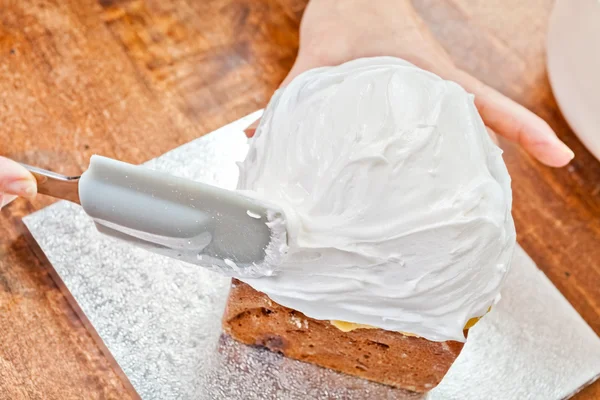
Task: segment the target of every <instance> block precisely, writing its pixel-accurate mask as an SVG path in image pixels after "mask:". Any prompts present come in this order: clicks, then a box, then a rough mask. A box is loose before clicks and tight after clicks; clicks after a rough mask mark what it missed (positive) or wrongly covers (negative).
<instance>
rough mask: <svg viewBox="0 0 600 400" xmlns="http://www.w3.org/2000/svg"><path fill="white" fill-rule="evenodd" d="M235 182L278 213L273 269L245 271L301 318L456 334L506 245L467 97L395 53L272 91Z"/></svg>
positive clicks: (509, 226) (490, 166) (507, 206)
mask: <svg viewBox="0 0 600 400" xmlns="http://www.w3.org/2000/svg"><path fill="white" fill-rule="evenodd" d="M238 189H240V190H251V191H253V192H255V195H256V196H258V197H260V198H264V199H267V200H269V201H271V202H274V203H275V204H277V205H279V206H280V207H282V208H283V209H284V210H285V213H286V217H287V220H288V246H289V249H288V254H287V257H286V258H285V260H284V262H283V264H282V265H281V266H280V267H279V268H278V269H280V270H281V272H280V273H279V274H277V275H275V276H270V277H263V278H258V279H243V280H244V281H245V282H247V283H248V284H250V285H251V286H253V287H254V288H255V289H257V290H259V291H261V292H264V293H266V294H267V295H268V296H269V297H270V298H272V299H273V300H274V301H276V302H277V303H279V304H281V305H284V306H287V307H290V308H293V309H296V310H298V311H301V312H302V313H304V314H306V315H307V316H309V317H312V318H316V319H322V320H343V321H348V322H353V323H357V324H365V325H371V326H375V327H379V328H383V329H386V330H392V331H402V332H410V333H413V334H416V335H418V336H421V337H425V338H427V339H429V340H433V341H444V340H458V341H464V335H463V327H464V326H465V324H466V323H467V321H468V320H469V319H470V318H473V317H479V316H481V315H483V314H485V312H486V311H487V310H488V308H489V307H490V306H491V305H492V304H493V303H494V302H495V301H497V299H498V298H499V291H500V287H501V285H502V282H503V281H504V279H505V277H506V274H507V271H508V267H509V265H510V260H511V257H512V253H513V249H514V246H515V228H514V223H513V219H512V216H511V204H512V196H511V188H510V177H509V175H508V172H507V169H506V166H505V164H504V162H503V160H502V151H501V150H500V148H498V147H497V146H496V145H495V144H494V143H493V142H492V140H491V139H490V138H489V136H488V134H487V131H486V129H485V126H484V124H483V122H482V120H481V118H480V116H479V114H478V112H477V110H476V108H475V105H474V102H473V96H472V95H471V94H468V93H467V92H466V91H465V90H464V89H463V88H462V87H460V86H459V85H457V84H456V83H454V82H450V81H446V80H443V79H441V78H440V77H438V76H436V75H434V74H432V73H430V72H427V71H424V70H422V69H419V68H417V67H415V66H414V65H412V64H410V63H408V62H406V61H404V60H401V59H397V58H392V57H376V58H366V59H358V60H354V61H351V62H348V63H345V64H343V65H340V66H336V67H324V68H317V69H313V70H310V71H308V72H305V73H303V74H301V75H300V76H298V77H296V78H295V79H294V80H293V81H292V82H291V83H290V85H289V86H287V87H285V88H283V89H280V90H279V91H277V92H276V93H275V95H274V96H273V98H272V99H271V102H270V103H269V105H268V107H267V109H266V111H265V114H264V116H263V118H262V120H261V123H260V126H259V127H258V130H257V132H256V135H255V136H254V138H253V139H252V140H251V144H250V150H249V153H248V155H247V157H246V159H245V161H244V162H243V163H242V164H241V165H240V178H239V182H238Z"/></svg>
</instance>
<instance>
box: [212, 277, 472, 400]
mask: <svg viewBox="0 0 600 400" xmlns="http://www.w3.org/2000/svg"><path fill="white" fill-rule="evenodd" d="M223 330H224V331H225V332H226V333H227V334H229V335H230V336H231V337H233V338H234V339H236V340H238V341H239V342H242V343H245V344H247V345H252V346H259V347H264V348H267V349H269V350H271V351H274V352H278V353H281V354H283V355H284V356H286V357H290V358H293V359H296V360H300V361H305V362H309V363H313V364H316V365H319V366H321V367H325V368H330V369H333V370H335V371H338V372H343V373H346V374H349V375H354V376H358V377H361V378H364V379H368V380H370V381H374V382H378V383H383V384H386V385H390V386H394V387H397V388H402V389H405V390H408V391H413V392H418V393H423V392H427V391H429V390H431V389H432V388H434V387H435V386H437V384H438V383H439V382H440V381H441V380H442V378H443V377H444V375H445V374H446V372H447V371H448V369H449V368H450V366H451V365H452V363H453V362H454V360H455V359H456V357H457V356H458V355H459V354H460V351H461V350H462V348H463V344H464V343H461V342H457V341H445V342H432V341H429V340H427V339H423V338H419V337H416V336H413V335H405V334H402V333H399V332H391V331H386V330H383V329H371V328H359V329H353V330H350V331H348V332H344V331H342V330H340V329H339V328H337V327H336V326H334V325H333V324H332V323H331V321H320V320H316V319H313V318H310V317H307V316H306V315H304V314H302V313H301V312H299V311H296V310H293V309H291V308H287V307H283V306H281V305H279V304H277V303H275V302H274V301H272V300H271V299H269V297H268V296H267V295H265V294H264V293H261V292H258V291H256V290H254V289H252V287H250V286H249V285H247V284H245V283H243V282H240V281H238V280H236V279H234V280H233V281H232V284H231V290H230V292H229V298H228V301H227V307H226V309H225V313H224V315H223Z"/></svg>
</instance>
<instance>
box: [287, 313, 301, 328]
mask: <svg viewBox="0 0 600 400" xmlns="http://www.w3.org/2000/svg"><path fill="white" fill-rule="evenodd" d="M290 320H291V321H292V323H293V324H294V325H296V327H297V328H298V329H301V328H302V321H301V320H300V318H298V317H296V316H295V315H291V316H290Z"/></svg>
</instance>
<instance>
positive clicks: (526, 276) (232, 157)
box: [25, 111, 600, 400]
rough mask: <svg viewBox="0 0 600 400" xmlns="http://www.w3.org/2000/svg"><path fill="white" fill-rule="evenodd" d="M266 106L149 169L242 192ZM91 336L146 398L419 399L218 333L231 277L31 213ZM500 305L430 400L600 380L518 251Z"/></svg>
mask: <svg viewBox="0 0 600 400" xmlns="http://www.w3.org/2000/svg"><path fill="white" fill-rule="evenodd" d="M260 113H261V112H260V111H257V112H256V113H253V114H251V115H249V116H246V117H244V118H242V119H240V120H238V121H235V122H233V123H231V124H229V125H227V126H225V127H223V128H220V129H218V130H217V131H214V132H212V133H210V134H208V135H205V136H203V137H201V138H199V139H196V140H194V141H192V142H190V143H187V144H185V145H183V146H181V147H179V148H176V149H174V150H172V151H170V152H168V153H166V154H164V155H162V156H160V157H158V158H157V159H154V160H151V161H149V162H148V163H146V166H148V167H149V168H153V169H156V170H161V171H165V172H168V173H171V174H174V175H178V176H181V177H184V178H188V179H194V180H197V181H202V182H205V183H209V184H213V185H216V186H220V187H223V188H228V189H233V188H235V185H236V182H237V177H238V170H237V166H236V164H235V162H236V161H241V160H243V158H244V157H245V155H246V152H247V150H248V143H247V139H246V137H245V135H244V133H243V129H244V128H245V127H246V126H248V124H250V123H251V122H252V121H254V120H255V119H256V118H258V117H259V116H260ZM25 224H26V225H27V227H28V229H29V230H30V232H31V234H32V236H33V238H34V239H35V240H36V241H37V244H38V245H39V248H40V249H41V251H43V253H44V254H45V256H46V257H47V259H48V260H49V262H50V263H51V265H52V267H53V268H54V272H55V276H56V279H57V282H58V284H59V285H60V286H62V287H63V289H64V290H65V291H66V292H67V293H68V294H69V297H70V298H71V300H72V303H73V306H74V308H75V309H76V310H79V311H80V313H81V316H82V319H83V320H84V323H87V324H88V327H89V329H90V331H91V332H92V334H93V335H94V336H95V337H96V338H97V339H98V341H99V342H100V343H99V344H100V345H101V347H102V348H104V349H105V350H106V352H107V354H108V355H109V357H112V358H113V359H114V360H115V363H116V364H117V368H116V369H118V370H120V371H122V374H123V377H124V378H126V381H128V382H129V383H130V384H131V387H132V389H133V390H135V392H136V393H137V394H138V395H139V396H140V397H141V398H143V399H160V400H167V399H198V400H202V399H206V400H209V399H210V400H212V399H244V400H246V399H248V400H249V399H307V398H310V399H367V398H369V399H371V398H372V399H406V398H415V396H414V395H411V394H407V393H406V392H403V391H400V390H397V389H393V388H390V387H387V386H384V385H380V384H376V383H372V382H368V381H365V380H362V379H359V378H355V377H350V376H346V375H343V374H340V373H337V372H334V371H330V370H327V369H324V368H320V367H317V366H314V365H311V364H306V363H303V362H299V361H295V360H291V359H287V358H285V357H282V356H280V355H278V354H274V353H271V352H268V351H266V350H262V349H258V348H253V347H249V346H244V345H241V344H239V343H237V342H235V341H233V340H232V339H231V338H229V337H227V336H225V335H223V334H222V332H221V314H222V312H223V309H224V306H225V302H226V298H227V293H228V289H229V278H225V277H222V276H220V275H217V274H215V273H213V272H211V271H207V270H204V269H202V268H200V267H198V266H194V265H189V264H184V263H182V262H179V261H176V260H172V259H169V258H164V257H161V256H159V255H156V254H152V253H149V252H147V251H144V250H142V249H138V248H133V247H130V246H129V245H127V244H125V243H120V242H118V241H116V240H114V239H112V238H109V237H105V236H102V235H100V234H99V233H98V232H97V231H96V230H95V228H94V224H93V223H92V221H91V220H90V219H89V217H87V215H86V214H85V213H84V212H83V211H82V209H81V208H80V207H79V206H76V205H74V204H71V203H68V202H59V203H56V204H53V205H52V206H50V207H46V208H44V209H42V210H40V211H38V212H36V213H34V214H32V215H30V216H28V217H26V218H25ZM502 296H503V299H502V301H501V302H500V303H499V304H498V305H497V306H496V307H494V309H493V310H492V311H491V312H490V313H489V314H488V315H487V316H486V317H485V318H483V319H482V320H481V322H479V323H478V324H477V325H476V326H475V327H474V328H472V329H471V330H470V332H469V340H468V341H467V343H466V345H465V347H464V350H463V351H462V353H461V355H460V356H459V357H458V359H457V361H456V362H455V363H454V365H453V366H452V367H451V369H450V371H449V372H448V374H447V375H446V377H445V378H444V380H443V381H442V383H441V384H440V385H439V386H438V387H437V388H435V389H434V390H433V391H431V392H430V393H429V394H428V395H427V397H428V398H429V399H432V400H438V399H440V400H441V399H444V400H453V399H461V400H469V399H474V400H475V399H477V400H479V399H497V400H503V399H506V400H513V399H519V400H521V399H543V400H554V399H563V398H568V397H570V396H572V395H573V394H574V393H576V392H577V391H578V390H580V389H581V388H582V387H584V386H586V385H587V384H590V383H592V382H593V381H594V380H595V379H597V378H598V376H599V375H600V338H598V336H597V335H596V334H595V333H594V332H593V331H592V329H591V328H590V327H589V326H588V325H587V324H586V323H585V321H584V320H583V319H582V318H581V316H580V315H579V314H577V312H576V311H575V310H574V309H573V307H572V306H571V305H570V304H569V303H568V302H567V300H566V299H565V298H564V297H563V296H562V294H561V293H560V292H559V291H558V290H557V289H556V287H554V285H553V284H552V283H551V282H550V280H549V279H548V278H547V277H546V276H545V275H544V274H543V273H542V272H541V271H540V270H539V269H538V268H537V266H536V265H535V263H534V262H533V261H532V260H531V259H530V258H529V256H528V255H527V254H526V253H525V252H524V251H523V250H522V249H521V248H520V247H519V248H517V250H516V253H515V257H514V260H513V265H512V268H511V271H510V273H509V276H508V278H507V281H506V285H505V287H504V288H503V290H502Z"/></svg>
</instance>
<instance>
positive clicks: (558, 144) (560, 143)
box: [553, 137, 575, 161]
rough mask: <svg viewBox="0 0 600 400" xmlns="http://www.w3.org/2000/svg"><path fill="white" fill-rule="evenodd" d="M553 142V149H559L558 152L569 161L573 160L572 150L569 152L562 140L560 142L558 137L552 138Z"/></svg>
mask: <svg viewBox="0 0 600 400" xmlns="http://www.w3.org/2000/svg"><path fill="white" fill-rule="evenodd" d="M553 141H554V144H555V147H560V151H561V152H562V153H563V154H565V155H566V156H567V157H568V158H569V161H571V160H572V159H573V158H575V153H573V150H571V149H570V148H569V146H567V145H566V144H565V143H564V142H563V141H562V140H560V139H559V138H558V137H554V140H553Z"/></svg>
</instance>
